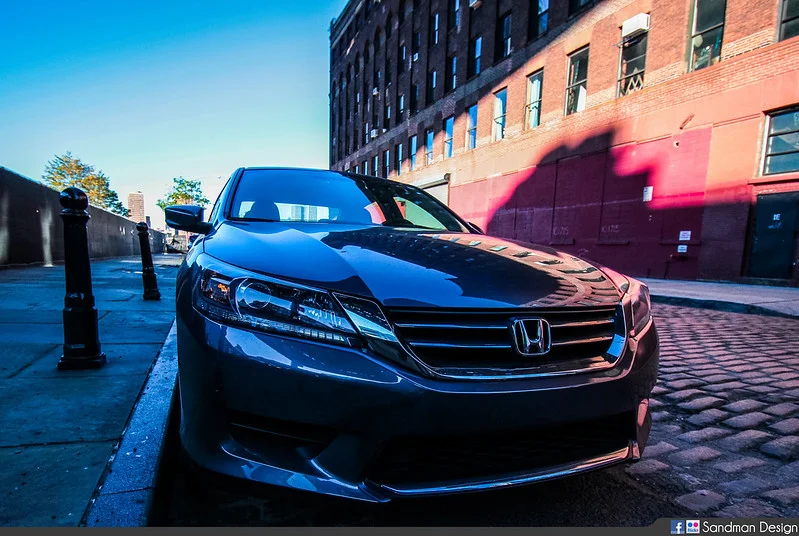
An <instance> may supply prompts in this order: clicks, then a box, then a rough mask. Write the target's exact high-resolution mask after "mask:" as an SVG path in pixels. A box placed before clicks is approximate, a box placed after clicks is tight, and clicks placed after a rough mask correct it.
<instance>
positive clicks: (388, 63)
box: [386, 58, 391, 86]
mask: <svg viewBox="0 0 799 536" xmlns="http://www.w3.org/2000/svg"><path fill="white" fill-rule="evenodd" d="M389 84H391V60H390V59H388V58H386V86H388V85H389Z"/></svg>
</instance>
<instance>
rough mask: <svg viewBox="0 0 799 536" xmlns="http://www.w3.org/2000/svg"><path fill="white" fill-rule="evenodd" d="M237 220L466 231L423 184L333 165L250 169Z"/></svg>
mask: <svg viewBox="0 0 799 536" xmlns="http://www.w3.org/2000/svg"><path fill="white" fill-rule="evenodd" d="M230 216H231V218H232V219H235V220H245V221H246V220H251V221H281V222H302V223H348V224H366V225H383V226H387V227H405V228H418V229H435V230H442V231H444V230H446V231H455V232H465V231H467V229H466V227H465V226H464V225H463V224H462V223H461V222H460V220H459V219H458V218H457V217H456V216H455V215H454V214H453V213H452V212H451V211H450V210H449V209H447V207H446V206H444V205H443V204H442V203H440V202H439V201H438V200H436V199H435V198H434V197H433V196H431V195H429V194H427V193H425V192H423V191H422V190H420V189H419V188H415V187H413V186H408V185H405V184H401V183H397V182H391V181H387V180H379V179H368V178H361V177H359V176H357V175H349V174H347V175H345V174H341V173H337V172H332V171H309V170H290V169H285V170H281V169H250V170H246V171H244V173H243V175H242V177H241V180H240V181H239V184H238V186H237V187H236V192H235V194H234V196H233V206H232V210H231V214H230Z"/></svg>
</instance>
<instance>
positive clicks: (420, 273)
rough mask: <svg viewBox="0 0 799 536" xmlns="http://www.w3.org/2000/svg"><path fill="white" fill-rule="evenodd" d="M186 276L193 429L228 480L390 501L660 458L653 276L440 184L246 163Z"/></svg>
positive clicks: (182, 218)
mask: <svg viewBox="0 0 799 536" xmlns="http://www.w3.org/2000/svg"><path fill="white" fill-rule="evenodd" d="M166 218H167V224H168V225H169V226H170V227H173V228H176V229H182V230H185V231H188V232H190V233H197V234H200V235H201V236H200V238H198V239H197V241H196V242H195V244H194V246H193V247H192V248H191V250H190V251H189V253H188V255H187V256H186V259H185V262H184V263H183V265H182V266H181V268H180V270H179V272H178V276H177V339H178V358H179V385H180V410H181V412H180V413H181V422H180V439H181V445H182V448H183V450H184V452H185V454H186V457H187V458H188V459H189V460H190V461H191V462H193V463H192V465H193V466H196V467H199V468H200V469H204V470H206V471H210V472H211V473H218V474H222V475H225V476H228V477H231V476H232V477H238V478H239V479H244V480H247V481H251V482H256V483H263V484H271V485H280V486H288V487H291V488H295V489H301V490H308V491H314V492H318V493H323V494H329V495H336V496H340V497H348V498H353V499H360V500H365V501H373V502H384V501H388V500H391V499H394V498H399V497H412V496H423V495H435V494H445V493H455V492H469V491H479V490H489V489H494V488H503V487H508V486H516V485H522V484H529V483H533V482H538V481H542V480H547V479H552V478H559V477H564V476H568V475H572V474H576V473H581V472H584V471H590V470H595V469H600V468H604V467H608V466H611V465H614V464H619V463H625V462H634V461H636V460H638V459H639V458H640V457H641V454H642V451H643V448H644V445H645V444H646V441H647V438H648V436H649V429H650V426H651V419H650V415H649V401H648V399H649V395H650V392H651V390H652V388H653V386H654V384H655V380H656V376H657V367H658V338H657V332H656V329H655V326H654V324H653V321H652V318H651V315H650V300H649V292H648V289H647V287H646V286H645V285H643V284H642V283H641V282H639V281H637V280H635V279H633V278H631V277H626V276H623V275H621V274H619V273H617V272H614V271H613V270H610V269H608V268H605V267H603V266H600V265H597V264H596V263H593V262H589V261H586V260H582V259H579V258H577V257H574V256H573V255H570V254H567V253H562V252H558V251H555V250H553V249H551V248H549V247H543V246H537V245H533V244H528V243H525V242H520V241H516V240H508V239H502V238H495V237H491V236H487V235H486V234H484V233H483V232H482V231H481V230H480V229H479V228H478V227H477V226H476V225H474V224H472V223H469V222H466V221H464V220H463V219H462V218H461V217H459V216H458V215H457V214H455V213H454V212H452V211H451V210H450V209H449V208H447V206H446V205H445V204H443V203H441V202H440V201H438V200H437V199H436V198H434V197H432V196H431V195H429V194H427V193H426V192H424V191H423V190H420V189H418V188H416V187H413V186H410V185H407V184H403V183H400V182H394V181H389V180H385V179H378V178H375V177H366V176H362V175H357V174H352V173H340V172H334V171H321V170H307V169H279V168H242V169H239V170H237V171H236V172H235V173H234V174H233V176H232V177H231V178H230V180H229V181H228V183H227V184H226V186H225V187H224V188H223V191H222V193H221V194H220V195H219V198H218V199H217V200H216V203H215V204H214V206H213V209H212V210H211V213H210V217H209V219H208V221H206V220H205V218H204V217H203V209H202V208H201V207H197V206H191V205H180V206H172V207H168V208H167V209H166Z"/></svg>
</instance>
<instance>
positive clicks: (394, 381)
mask: <svg viewBox="0 0 799 536" xmlns="http://www.w3.org/2000/svg"><path fill="white" fill-rule="evenodd" d="M178 346H179V367H180V385H181V413H182V420H181V427H180V435H181V441H182V444H183V448H184V449H185V451H186V453H187V454H188V455H189V457H190V458H191V459H192V460H193V461H194V462H195V463H196V464H197V465H198V466H199V467H201V468H203V469H206V470H210V471H212V472H216V473H221V474H223V475H227V476H232V477H237V478H241V479H245V480H249V481H253V482H260V483H265V484H273V485H280V486H288V487H292V488H296V489H303V490H308V491H314V492H318V493H324V494H330V495H336V496H342V497H349V498H354V499H360V500H366V501H376V502H382V501H387V500H390V499H392V498H395V497H404V496H419V495H433V494H444V493H455V492H466V491H479V490H486V489H492V488H500V487H508V486H515V485H522V484H527V483H531V482H537V481H542V480H547V479H552V478H560V477H563V476H567V475H571V474H576V473H580V472H584V471H589V470H594V469H599V468H602V467H607V466H610V465H613V464H616V463H622V462H626V461H635V460H637V459H639V458H640V456H641V453H642V450H643V448H644V446H645V444H646V441H647V438H648V435H649V428H650V422H651V420H650V417H649V410H648V397H649V393H650V392H651V390H652V388H653V387H654V384H655V380H656V376H657V366H658V342H657V333H656V330H655V327H654V325H653V324H651V323H650V325H649V327H648V328H647V329H646V330H644V331H643V332H642V333H641V334H640V335H639V336H638V337H636V338H630V339H628V342H627V345H626V347H625V349H624V352H623V353H622V356H621V358H620V359H619V361H618V364H617V366H615V367H614V368H612V369H609V370H605V371H601V372H596V373H586V374H578V375H572V376H560V377H548V378H528V379H508V380H502V381H464V382H461V381H446V380H439V379H432V378H427V377H421V376H416V375H414V374H412V373H410V372H407V371H404V370H400V369H398V368H397V367H395V366H394V365H392V364H390V363H387V362H384V361H382V360H380V359H377V358H374V357H372V356H370V355H367V354H365V353H362V352H361V351H358V350H353V349H349V348H343V347H335V346H328V345H323V344H317V343H313V342H307V341H300V340H294V339H287V338H282V337H278V336H273V335H269V334H265V333H256V332H251V331H247V330H243V329H239V328H232V327H228V326H224V325H221V324H218V323H216V322H214V321H212V320H209V319H207V318H205V317H203V316H201V315H199V314H197V313H196V312H194V311H191V312H187V313H186V314H185V315H183V314H179V315H178ZM606 419H612V420H613V422H615V423H619V422H621V423H622V424H621V425H619V426H618V427H617V428H614V430H617V431H618V433H616V434H615V435H614V437H613V438H606V439H608V440H610V439H613V441H612V442H604V443H601V444H599V443H597V444H596V449H599V450H596V449H594V450H591V448H583V447H582V446H581V447H580V448H579V449H576V450H574V452H575V456H576V457H575V458H573V459H563V457H562V456H561V457H558V456H557V455H556V454H554V453H555V452H556V451H558V450H561V451H563V449H564V448H566V446H565V445H562V444H560V445H558V444H557V443H558V442H559V441H566V440H569V438H572V437H573V436H574V433H579V432H580V430H581V429H582V428H583V427H585V426H586V425H585V424H584V423H589V422H590V423H593V426H595V427H596V426H599V427H600V428H602V426H603V422H605V420H606ZM614 426H615V425H614ZM553 430H557V431H558V432H557V433H554V435H552V436H551V437H552V443H556V444H554V445H551V447H553V448H551V449H549V450H546V445H544V444H542V439H541V437H542V436H545V437H546V436H548V434H549V433H550V431H553ZM539 432H540V433H539ZM573 432H574V433H573ZM519 434H522V435H523V436H524V440H523V441H522V442H521V443H518V445H519V447H518V448H516V447H514V448H512V449H511V451H510V452H511V454H513V455H514V456H515V458H514V463H512V464H504V465H503V463H499V465H496V463H495V462H496V461H497V460H489V459H487V458H485V456H486V455H488V456H490V455H491V453H490V452H488V454H486V452H485V451H486V449H485V448H483V450H482V451H481V452H480V453H478V455H477V457H475V458H470V459H469V460H467V461H468V462H469V464H470V467H468V468H467V469H468V471H467V474H466V475H465V476H462V477H458V476H457V474H456V471H455V469H457V468H455V469H453V470H452V471H449V472H447V471H445V472H443V473H438V472H437V470H436V467H437V465H436V463H438V464H439V465H440V462H436V463H433V464H430V463H428V465H426V466H425V465H424V464H423V463H422V464H421V465H420V464H419V463H417V464H416V465H413V460H411V461H408V460H403V463H408V464H410V465H407V466H402V467H400V468H397V467H394V468H393V470H394V471H393V473H392V471H388V472H386V471H384V470H380V468H376V467H375V464H377V463H381V462H387V463H394V462H397V460H395V459H393V458H389V459H386V455H385V454H386V452H387V451H388V452H390V451H391V448H390V447H391V445H393V444H396V442H398V441H405V442H406V444H410V445H416V444H418V445H426V441H428V440H430V439H431V438H454V441H452V442H451V444H455V445H460V444H466V445H468V444H471V442H472V439H473V438H481V439H480V440H479V441H477V440H475V441H477V443H479V444H481V445H484V444H486V445H487V444H488V443H485V442H484V441H485V440H486V438H488V440H489V441H490V440H491V438H492V437H493V438H498V439H497V441H500V443H499V444H498V445H497V447H499V450H498V452H508V451H507V448H506V447H508V445H507V444H506V440H505V438H519V437H520V435H519ZM615 436H618V437H615ZM414 438H419V440H418V442H417V441H415V440H414ZM563 438H566V439H563ZM512 440H513V441H517V439H512ZM409 441H410V442H409ZM481 441H482V443H481ZM507 441H511V439H508V440H507ZM531 441H532V442H533V443H530V442H531ZM581 441H582V442H583V443H585V441H584V438H583V439H581ZM545 442H546V441H544V443H545ZM530 444H535V445H537V448H538V449H539V450H538V451H537V452H542V459H545V460H550V462H547V463H543V464H537V463H535V460H534V458H535V457H536V455H535V454H533V453H530V455H529V456H525V455H524V453H523V452H521V451H520V448H522V447H524V445H530ZM602 445H607V448H604V450H603V446H602ZM590 446H591V445H588V447H590ZM456 448H459V449H460V447H456ZM541 448H544V449H545V451H541V450H540V449H541ZM420 449H421V451H420V452H419V453H418V454H419V456H418V457H419V458H424V456H425V454H426V450H425V448H422V447H420ZM514 449H515V450H514ZM442 452H445V451H442ZM520 452H521V454H522V456H519V454H520ZM460 453H461V454H462V451H461V452H460ZM403 454H407V451H403ZM438 454H439V455H440V454H441V452H439V453H438ZM553 456H554V457H553ZM480 460H483V461H487V462H490V463H487V464H486V466H487V467H496V469H493V470H492V469H488V468H487V469H486V470H485V472H483V473H480V471H477V472H475V471H473V470H472V469H474V467H472V466H479V465H480V464H479V463H476V462H479V461H480ZM499 461H500V462H502V461H503V460H499ZM427 462H430V460H427ZM445 462H446V459H445ZM426 467H431V468H432V470H431V472H429V473H427V472H425V471H426ZM398 469H401V470H402V471H405V470H407V471H408V472H407V475H406V477H405V478H399V479H397V478H390V477H385V476H383V477H378V476H375V475H386V474H394V475H396V474H401V473H402V471H399V472H398ZM413 469H419V470H421V471H422V472H420V473H419V472H417V473H413V472H412V470H413ZM478 469H479V467H478ZM441 475H444V476H441Z"/></svg>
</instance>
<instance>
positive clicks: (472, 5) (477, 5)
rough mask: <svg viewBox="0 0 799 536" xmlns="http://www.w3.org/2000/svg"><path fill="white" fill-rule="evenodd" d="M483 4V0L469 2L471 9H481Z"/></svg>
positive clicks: (470, 0)
mask: <svg viewBox="0 0 799 536" xmlns="http://www.w3.org/2000/svg"><path fill="white" fill-rule="evenodd" d="M482 3H483V2H482V0H469V7H475V8H476V7H480V4H482Z"/></svg>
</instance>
